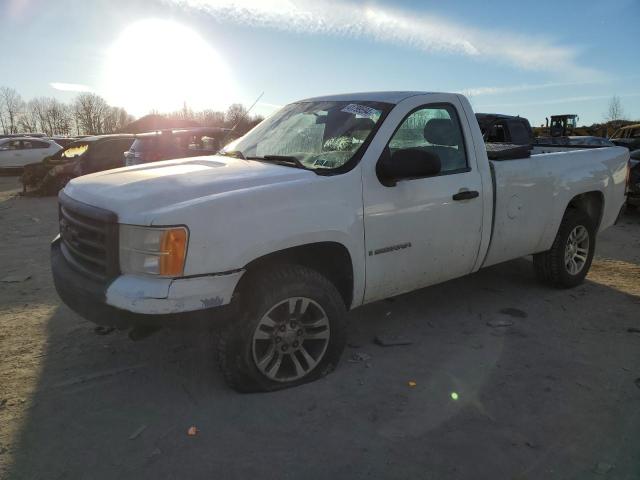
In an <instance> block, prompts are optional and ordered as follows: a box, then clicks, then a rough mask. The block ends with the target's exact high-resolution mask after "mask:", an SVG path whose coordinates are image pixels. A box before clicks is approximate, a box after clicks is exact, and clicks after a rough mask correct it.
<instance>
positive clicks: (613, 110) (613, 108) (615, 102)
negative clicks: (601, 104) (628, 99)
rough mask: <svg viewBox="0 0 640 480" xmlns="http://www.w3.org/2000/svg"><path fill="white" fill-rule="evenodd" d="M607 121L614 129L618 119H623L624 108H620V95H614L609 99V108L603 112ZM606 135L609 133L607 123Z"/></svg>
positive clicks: (617, 124) (618, 121) (616, 126)
mask: <svg viewBox="0 0 640 480" xmlns="http://www.w3.org/2000/svg"><path fill="white" fill-rule="evenodd" d="M605 118H606V120H607V122H609V123H610V124H611V126H612V127H613V128H614V129H616V128H618V126H619V124H620V120H623V119H624V110H623V109H622V103H621V102H620V97H618V96H617V95H614V96H613V97H611V100H610V101H609V110H608V111H607V113H606V114H605ZM607 135H609V125H607Z"/></svg>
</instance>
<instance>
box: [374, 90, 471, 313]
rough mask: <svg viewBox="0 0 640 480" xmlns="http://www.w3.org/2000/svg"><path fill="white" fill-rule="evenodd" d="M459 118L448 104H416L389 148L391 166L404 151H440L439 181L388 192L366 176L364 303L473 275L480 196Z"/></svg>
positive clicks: (400, 185) (403, 183)
mask: <svg viewBox="0 0 640 480" xmlns="http://www.w3.org/2000/svg"><path fill="white" fill-rule="evenodd" d="M461 116H462V117H463V118H464V114H463V113H462V114H461V113H459V111H458V109H457V108H456V106H454V105H452V104H449V103H435V104H426V105H421V106H418V107H417V108H414V109H413V110H411V111H410V112H409V113H408V114H407V115H406V116H405V117H404V119H403V120H402V121H401V122H400V127H399V128H398V129H397V130H396V131H395V132H394V133H393V134H392V136H391V138H390V140H389V141H388V143H387V148H388V149H389V150H388V151H387V152H386V154H389V153H390V154H391V155H392V157H391V158H392V160H393V154H394V153H395V152H396V151H398V150H400V149H408V148H411V149H421V150H425V151H429V152H432V153H436V154H437V155H438V156H439V158H440V161H441V171H440V173H439V174H438V175H436V176H431V177H427V178H413V179H404V180H400V181H398V182H397V183H396V184H395V185H394V186H384V185H383V184H382V183H381V182H380V179H379V178H377V176H376V175H375V174H369V173H367V174H365V175H363V182H364V189H363V190H364V193H363V197H364V225H365V247H366V291H365V302H370V301H374V300H379V299H382V298H386V297H390V296H393V295H398V294H400V293H404V292H408V291H411V290H415V289H418V288H421V287H425V286H428V285H431V284H435V283H439V282H443V281H445V280H449V279H451V278H455V277H460V276H462V275H466V274H468V273H470V272H471V271H472V270H473V268H474V265H475V262H476V259H477V256H478V250H479V247H480V242H481V237H482V218H483V199H482V197H483V196H482V195H481V193H482V184H481V177H480V173H479V172H478V171H477V169H476V168H475V154H474V150H473V145H472V144H467V143H468V142H465V136H464V134H463V129H462V126H461V123H460V117H461ZM467 130H468V129H467ZM464 192H466V193H464ZM476 193H477V195H476Z"/></svg>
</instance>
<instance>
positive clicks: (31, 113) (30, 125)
mask: <svg viewBox="0 0 640 480" xmlns="http://www.w3.org/2000/svg"><path fill="white" fill-rule="evenodd" d="M38 106H39V105H38V100H37V99H32V100H29V101H28V102H27V104H26V105H25V108H24V110H23V112H22V115H20V121H19V126H20V130H22V131H23V132H37V131H39V130H40V128H39V125H40V117H39V115H38V113H39V112H38Z"/></svg>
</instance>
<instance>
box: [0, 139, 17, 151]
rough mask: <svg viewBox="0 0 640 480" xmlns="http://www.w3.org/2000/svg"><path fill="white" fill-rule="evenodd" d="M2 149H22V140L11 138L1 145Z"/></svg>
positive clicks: (0, 148)
mask: <svg viewBox="0 0 640 480" xmlns="http://www.w3.org/2000/svg"><path fill="white" fill-rule="evenodd" d="M0 150H20V140H11V141H9V142H5V143H3V144H2V145H1V146H0Z"/></svg>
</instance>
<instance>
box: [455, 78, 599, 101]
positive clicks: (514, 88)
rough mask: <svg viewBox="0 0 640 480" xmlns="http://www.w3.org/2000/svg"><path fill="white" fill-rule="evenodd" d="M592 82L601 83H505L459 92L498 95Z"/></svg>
mask: <svg viewBox="0 0 640 480" xmlns="http://www.w3.org/2000/svg"><path fill="white" fill-rule="evenodd" d="M594 83H602V82H601V81H600V80H594V81H584V82H583V81H580V82H547V83H537V84H526V83H525V84H522V85H507V86H500V87H475V88H465V89H464V90H461V91H460V93H462V94H463V95H466V96H471V97H475V96H480V95H499V94H504V93H518V92H530V91H533V90H543V89H545V88H558V87H574V86H577V85H589V84H594Z"/></svg>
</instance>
